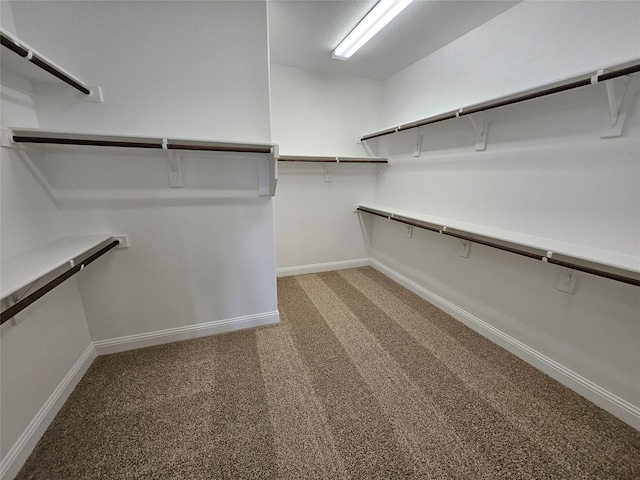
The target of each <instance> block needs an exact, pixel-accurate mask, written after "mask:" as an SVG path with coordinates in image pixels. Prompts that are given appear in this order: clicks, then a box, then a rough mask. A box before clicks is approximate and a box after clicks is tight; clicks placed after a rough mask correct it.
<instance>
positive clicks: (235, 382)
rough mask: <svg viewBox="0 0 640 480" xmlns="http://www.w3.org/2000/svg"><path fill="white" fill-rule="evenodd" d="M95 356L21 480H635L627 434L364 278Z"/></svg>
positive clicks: (638, 442)
mask: <svg viewBox="0 0 640 480" xmlns="http://www.w3.org/2000/svg"><path fill="white" fill-rule="evenodd" d="M278 297H279V298H278V301H279V310H280V314H281V324H280V325H278V326H273V327H263V328H258V329H254V330H245V331H240V332H233V333H229V334H224V335H218V336H212V337H205V338H199V339H194V340H189V341H185V342H177V343H173V344H166V345H160V346H156V347H150V348H144V349H140V350H134V351H129V352H123V353H117V354H113V355H105V356H101V357H98V358H97V359H96V360H95V362H94V363H93V365H92V366H91V367H90V369H89V371H88V372H87V374H86V375H85V376H84V378H83V379H82V380H81V382H80V383H79V384H78V386H77V387H76V389H75V390H74V391H73V393H72V395H71V397H70V398H69V399H68V401H67V402H66V403H65V405H64V407H63V408H62V410H61V411H60V412H59V414H58V415H57V416H56V418H55V420H54V421H53V423H52V424H51V425H50V427H49V429H48V430H47V432H46V433H45V434H44V436H43V437H42V439H41V440H40V442H39V443H38V445H37V447H36V448H35V450H34V452H33V453H32V455H31V456H30V457H29V459H28V460H27V462H26V464H25V465H24V467H23V468H22V470H21V471H20V473H19V474H18V476H17V478H18V479H21V480H23V479H47V480H52V479H65V480H67V479H292V480H293V479H296V480H298V479H396V478H397V479H404V478H407V479H408V478H416V479H417V478H419V479H492V480H495V479H503V478H509V479H550V478H554V479H638V478H640V432H638V431H636V430H634V429H633V428H631V427H629V426H628V425H625V424H624V423H622V422H620V421H619V420H617V419H616V418H614V417H613V416H611V415H610V414H608V413H606V412H605V411H603V410H602V409H600V408H598V407H596V406H595V405H593V404H592V403H590V402H588V401H586V400H585V399H583V398H582V397H581V396H579V395H577V394H576V393H574V392H572V391H571V390H568V389H567V388H565V387H563V386H562V385H560V384H559V383H558V382H556V381H554V380H552V379H551V378H549V377H548V376H546V375H545V374H543V373H541V372H539V371H538V370H536V369H534V368H533V367H531V366H529V365H528V364H526V363H524V362H523V361H521V360H520V359H518V358H517V357H515V356H513V355H511V354H510V353H508V352H507V351H505V350H503V349H502V348H500V347H498V346H496V345H494V344H493V343H491V342H489V341H488V340H486V339H485V338H483V337H481V336H479V335H478V334H476V333H475V332H473V331H472V330H470V329H469V328H467V327H465V326H464V325H462V324H461V323H459V322H457V321H456V320H454V319H453V318H451V317H450V316H448V315H446V314H445V313H443V312H442V311H440V310H438V309H436V308H435V307H434V306H432V305H430V304H429V303H427V302H425V301H424V300H422V299H421V298H419V297H418V296H416V295H414V294H413V293H411V292H409V291H408V290H406V289H404V288H403V287H401V286H399V285H398V284H396V283H394V282H393V281H391V280H390V279H388V278H387V277H385V276H383V275H382V274H380V273H379V272H377V271H375V270H373V269H371V268H358V269H350V270H341V271H337V272H328V273H319V274H310V275H299V276H293V277H285V278H281V279H279V280H278Z"/></svg>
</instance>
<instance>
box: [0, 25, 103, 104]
mask: <svg viewBox="0 0 640 480" xmlns="http://www.w3.org/2000/svg"><path fill="white" fill-rule="evenodd" d="M0 39H1V40H2V46H3V47H5V49H6V50H3V54H2V55H1V56H0V59H1V62H2V71H3V75H2V77H3V78H2V83H5V84H7V85H10V86H12V87H13V88H17V89H19V90H21V87H20V85H17V84H15V82H12V81H11V74H9V75H7V72H12V73H13V74H14V76H17V77H19V78H24V79H26V80H28V81H29V82H30V83H31V86H32V88H31V91H28V92H26V93H28V94H29V95H32V94H37V95H45V96H55V97H63V98H68V99H71V100H82V101H89V102H98V103H99V102H102V91H101V89H100V87H98V86H89V85H87V84H85V83H84V82H83V81H82V80H80V79H78V78H77V77H76V76H75V75H73V74H72V73H70V72H68V71H67V70H65V69H64V68H62V67H61V66H59V65H58V64H56V63H55V62H53V61H52V60H50V59H48V58H47V57H46V56H44V55H43V54H41V53H40V52H38V51H37V50H35V49H34V48H32V47H31V46H29V45H28V44H27V43H25V42H23V41H22V40H20V39H18V38H17V37H15V36H13V35H11V34H10V33H8V32H6V31H4V30H1V29H0Z"/></svg>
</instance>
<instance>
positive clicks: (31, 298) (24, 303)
mask: <svg viewBox="0 0 640 480" xmlns="http://www.w3.org/2000/svg"><path fill="white" fill-rule="evenodd" d="M119 244H120V240H114V241H113V242H111V243H110V244H109V245H107V246H106V247H103V248H101V249H100V250H98V251H97V252H96V253H94V254H93V255H91V256H89V257H87V258H86V259H85V260H84V261H82V262H81V263H79V264H78V265H76V266H74V267H72V268H70V269H69V270H67V271H66V272H64V273H62V274H60V275H58V276H57V277H56V278H54V279H53V280H51V281H50V282H49V283H47V284H46V285H44V286H42V287H40V288H39V289H38V290H36V291H35V292H33V293H31V294H29V295H27V296H26V297H24V298H23V299H22V300H20V301H18V302H16V303H15V304H14V305H12V306H10V307H9V308H7V309H6V310H5V311H3V312H2V314H0V325H2V324H3V323H4V322H6V321H8V320H10V319H12V318H13V317H15V316H16V315H17V314H18V313H20V312H21V311H22V310H24V309H25V308H27V307H28V306H29V305H31V304H32V303H34V302H35V301H36V300H38V299H39V298H41V297H42V296H44V295H45V294H47V293H49V292H50V291H51V290H53V289H54V288H56V287H57V286H58V285H60V284H61V283H62V282H64V281H65V280H67V279H69V278H70V277H72V276H73V275H75V274H76V273H78V272H79V271H80V270H82V269H83V268H84V267H86V266H87V265H89V264H90V263H91V262H93V261H94V260H96V259H98V258H100V257H101V256H102V255H104V254H105V253H107V252H108V251H109V250H111V249H112V248H115V247H117V246H118V245H119Z"/></svg>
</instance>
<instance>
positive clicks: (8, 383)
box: [1, 1, 277, 476]
mask: <svg viewBox="0 0 640 480" xmlns="http://www.w3.org/2000/svg"><path fill="white" fill-rule="evenodd" d="M6 3H7V2H2V4H3V20H2V21H3V27H5V21H10V19H11V18H13V20H14V21H15V25H10V26H7V30H9V31H12V32H15V33H16V34H17V35H18V37H19V38H21V39H22V40H24V41H25V42H27V43H29V44H30V45H31V46H32V47H34V48H35V49H37V50H39V51H40V52H41V53H43V54H44V55H46V56H47V57H49V58H51V59H52V60H54V61H55V62H56V63H57V64H59V65H61V66H63V67H64V68H66V69H67V70H69V71H70V72H71V73H73V74H75V75H77V76H78V77H79V78H80V79H82V80H83V81H85V82H86V83H87V84H89V85H100V86H101V87H102V90H103V94H104V100H105V101H104V103H101V104H98V103H86V102H70V101H69V100H68V99H67V100H65V99H56V98H44V97H38V96H36V98H35V102H32V101H31V99H30V97H20V98H17V99H12V98H10V95H14V96H15V95H19V94H16V93H15V92H11V93H10V94H6V92H7V89H6V88H4V86H3V92H2V112H3V113H2V114H3V126H4V125H10V126H24V127H38V126H39V127H40V128H43V129H45V130H62V131H77V132H81V133H96V134H123V135H148V136H155V137H165V136H166V137H169V138H195V139H204V140H227V141H242V142H269V141H270V125H269V115H270V113H269V79H268V53H267V50H268V46H267V23H266V5H265V2H184V1H178V2H89V1H87V2H11V3H10V7H11V10H6V5H5V4H6ZM6 11H10V13H11V15H9V16H7V15H5V12H6ZM238 19H242V21H241V22H239V21H238ZM141 32H144V34H143V35H141ZM3 55H4V52H3ZM5 73H6V72H3V83H4V78H5ZM12 80H13V79H12ZM27 87H28V85H27ZM34 107H35V108H34ZM9 113H11V114H9ZM31 158H32V160H33V162H34V164H35V165H36V166H37V167H38V168H39V172H40V174H42V175H43V177H44V178H46V179H47V180H48V181H49V182H50V183H51V185H52V194H53V196H54V197H55V201H54V199H53V198H51V196H50V195H49V194H48V193H47V192H45V190H44V189H43V188H42V185H40V184H39V183H38V182H37V181H36V180H35V178H34V177H33V176H32V175H31V174H30V173H29V171H28V170H27V169H26V167H25V164H23V163H21V162H20V161H17V160H16V158H15V156H14V154H13V153H11V152H10V151H8V150H7V149H5V148H3V150H2V228H1V232H2V255H3V258H4V257H5V256H9V255H13V254H15V253H18V252H19V251H23V250H28V249H29V248H32V247H33V246H36V245H38V244H41V243H44V242H45V241H47V240H49V239H53V238H57V237H59V236H62V235H69V234H86V233H103V232H112V233H123V234H128V235H129V238H130V242H131V247H130V248H129V249H127V250H115V251H111V252H109V254H107V255H105V256H104V257H102V258H101V259H100V260H99V261H97V262H95V263H94V264H92V265H91V267H89V268H87V269H86V270H85V271H83V272H82V273H80V274H79V275H77V280H76V279H72V280H70V281H68V282H66V283H65V284H64V286H62V287H59V288H58V289H56V290H55V291H54V292H52V293H50V294H48V296H47V297H45V298H43V299H41V300H40V301H39V302H37V303H36V304H34V305H33V307H31V308H32V313H28V315H29V318H26V319H25V320H24V321H23V322H21V323H19V324H18V325H17V326H12V325H9V324H7V325H5V326H3V329H2V455H3V456H5V455H6V453H7V450H8V449H9V448H10V447H11V446H12V445H13V444H14V442H16V440H17V439H18V437H19V436H20V434H22V433H24V432H26V431H28V429H29V428H30V427H29V426H28V424H29V422H30V421H31V420H32V419H34V416H35V415H36V413H37V412H38V410H39V409H40V408H41V407H43V405H44V404H45V402H46V400H47V398H48V397H49V395H51V394H52V393H55V392H54V389H55V388H56V387H57V386H58V384H59V383H60V381H61V379H62V377H64V375H66V374H67V373H69V372H70V371H71V369H72V367H73V365H74V362H76V361H78V360H79V358H80V357H81V355H82V354H83V351H85V350H86V349H87V347H88V346H90V345H91V341H92V340H93V341H100V340H111V339H113V338H115V337H117V338H120V340H123V339H122V337H124V343H122V342H121V343H120V344H119V347H118V349H126V348H132V347H135V346H139V345H140V342H137V341H138V340H140V339H141V338H143V339H144V338H146V339H147V340H148V338H149V337H148V334H150V333H152V335H151V336H152V337H153V338H152V343H159V342H161V341H168V340H172V339H175V338H176V335H178V334H175V335H173V336H171V335H169V336H162V335H156V336H153V332H156V333H157V332H158V331H160V332H178V333H179V335H181V336H182V338H186V337H189V336H194V335H197V334H202V333H203V332H204V333H207V332H211V328H213V327H211V328H209V329H208V330H207V329H203V330H198V328H200V326H202V325H205V324H206V325H210V324H216V322H218V323H219V324H220V325H221V326H220V329H228V328H238V325H239V324H233V323H229V322H228V321H229V320H231V321H232V322H233V321H235V320H238V319H246V321H247V322H248V323H244V324H242V325H241V326H249V324H250V323H251V322H258V323H259V322H263V323H264V322H265V321H270V322H273V321H277V305H276V289H275V247H274V230H273V200H272V198H270V197H259V196H258V160H257V159H256V158H255V157H253V158H248V157H246V156H243V155H239V154H238V155H225V154H215V155H205V154H201V155H190V156H188V157H185V158H184V171H183V173H184V182H185V187H184V188H183V189H170V188H169V185H168V168H167V159H166V158H165V157H163V156H162V155H154V154H146V153H141V152H136V151H127V150H123V151H118V152H111V151H105V150H95V149H91V148H81V147H80V148H69V149H52V150H49V151H44V152H40V153H38V152H35V153H32V154H31ZM83 307H84V308H83ZM85 313H86V319H85ZM58 317H64V319H60V318H58ZM216 325H217V324H216ZM5 327H6V328H5ZM127 339H130V340H131V342H129V343H127ZM136 342H137V343H136ZM85 356H86V355H85ZM90 360H91V358H89V361H90ZM53 413H55V408H54V411H53ZM34 420H35V419H34ZM44 423H45V424H44V427H46V422H44ZM38 432H39V431H38ZM38 432H36V433H35V434H34V437H35V441H37V438H38V435H39V433H38ZM32 446H33V444H27V445H26V446H25V448H24V449H23V450H22V452H21V454H20V455H21V456H19V458H18V460H17V461H16V462H15V463H14V465H13V467H12V469H15V468H17V467H19V463H20V462H21V461H22V460H24V458H25V457H26V455H28V453H29V449H30V448H31V447H32ZM12 472H13V470H10V471H9V472H7V476H11V475H12ZM13 473H15V472H13Z"/></svg>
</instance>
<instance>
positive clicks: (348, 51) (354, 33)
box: [333, 0, 413, 60]
mask: <svg viewBox="0 0 640 480" xmlns="http://www.w3.org/2000/svg"><path fill="white" fill-rule="evenodd" d="M412 1H413V0H380V1H379V2H378V3H376V6H375V7H373V8H372V9H371V11H370V12H369V13H368V14H367V15H366V16H365V17H364V18H363V19H362V20H360V23H358V25H356V28H354V29H353V30H351V33H349V35H347V36H346V37H345V38H344V40H342V42H340V44H339V45H338V46H337V47H336V49H335V50H334V51H333V58H337V59H338V60H347V59H348V58H349V57H351V55H353V54H354V53H356V52H357V51H358V50H359V49H360V47H362V46H363V45H364V44H365V43H367V42H368V41H369V40H371V38H372V37H373V36H374V35H375V34H376V33H378V32H379V31H380V30H382V29H383V28H384V26H385V25H386V24H387V23H389V22H390V21H391V20H393V19H394V17H395V16H396V15H398V14H399V13H400V12H401V11H402V10H404V9H405V8H406V7H407V5H409V4H410V3H411V2H412Z"/></svg>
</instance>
